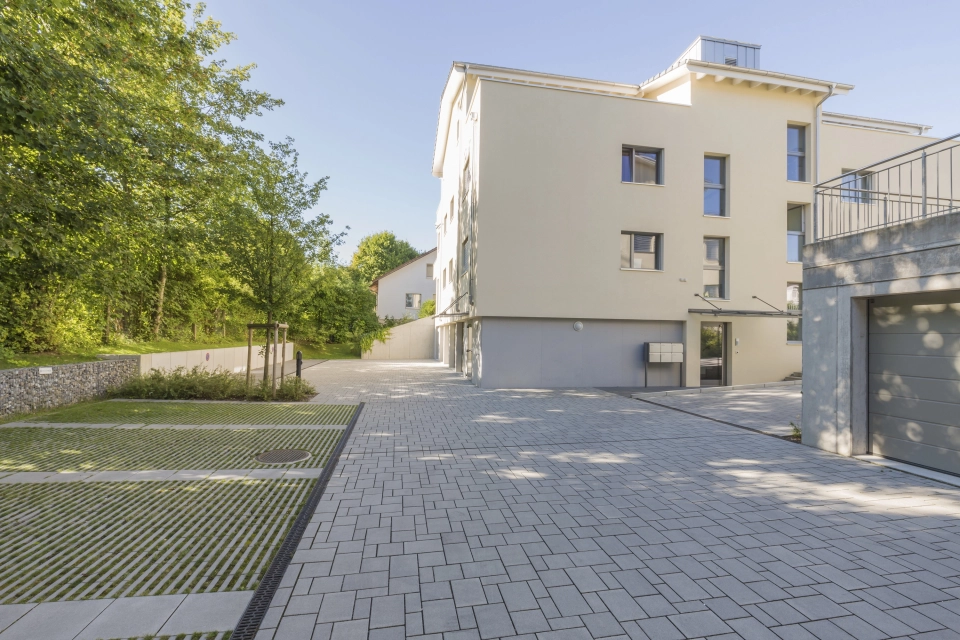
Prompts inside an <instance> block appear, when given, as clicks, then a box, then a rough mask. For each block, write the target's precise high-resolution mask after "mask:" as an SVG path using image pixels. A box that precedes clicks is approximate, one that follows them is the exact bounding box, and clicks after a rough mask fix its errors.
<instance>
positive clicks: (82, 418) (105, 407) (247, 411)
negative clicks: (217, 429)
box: [33, 401, 357, 425]
mask: <svg viewBox="0 0 960 640" xmlns="http://www.w3.org/2000/svg"><path fill="white" fill-rule="evenodd" d="M356 408H357V406H356V405H352V404H312V403H306V402H303V403H289V404H274V403H264V402H137V401H123V402H119V401H106V402H94V403H89V404H80V405H77V406H74V407H67V408H66V409H63V410H61V411H56V412H54V413H47V414H44V415H42V416H38V417H36V418H33V420H34V421H37V422H79V423H88V424H198V425H206V424H244V425H248V424H249V425H258V424H283V425H345V424H347V423H348V422H349V421H350V417H351V416H352V415H353V412H354V411H355V410H356Z"/></svg>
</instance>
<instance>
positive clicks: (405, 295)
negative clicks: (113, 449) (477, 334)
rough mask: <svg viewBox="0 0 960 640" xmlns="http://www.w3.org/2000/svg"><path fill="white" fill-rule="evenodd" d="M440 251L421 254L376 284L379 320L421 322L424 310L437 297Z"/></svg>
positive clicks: (389, 272) (381, 278) (388, 273)
mask: <svg viewBox="0 0 960 640" xmlns="http://www.w3.org/2000/svg"><path fill="white" fill-rule="evenodd" d="M436 256H437V250H436V249H430V250H429V251H427V252H425V253H422V254H420V255H419V256H417V257H416V258H414V259H413V260H410V261H409V262H406V263H404V264H402V265H400V266H399V267H397V268H396V269H394V270H392V271H388V272H387V273H385V274H383V275H382V276H380V277H379V278H378V279H376V280H374V281H373V284H372V285H371V289H373V291H375V292H376V294H377V316H378V317H379V318H381V319H384V318H388V317H389V318H397V319H399V318H402V317H404V316H407V317H408V318H418V317H419V316H420V308H421V307H422V306H423V303H425V302H426V301H428V300H434V299H435V297H436V286H435V283H434V277H435V265H434V261H435V260H436Z"/></svg>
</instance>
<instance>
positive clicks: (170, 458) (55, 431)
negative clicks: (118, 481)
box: [0, 427, 343, 472]
mask: <svg viewBox="0 0 960 640" xmlns="http://www.w3.org/2000/svg"><path fill="white" fill-rule="evenodd" d="M342 434H343V430H342V429H256V428H250V429H115V428H102V427H86V428H84V427H7V428H4V429H0V472H2V471H5V472H18V471H60V472H63V471H126V470H137V471H151V470H154V469H212V470H215V469H258V468H272V469H280V468H282V469H290V468H311V469H316V468H320V467H322V466H323V465H324V463H325V462H326V461H327V458H328V457H329V456H330V451H331V450H332V449H333V448H334V447H335V446H336V444H337V440H338V439H339V438H340V436H341V435H342ZM270 449H304V450H306V451H309V452H310V454H311V457H310V458H309V459H307V460H304V461H302V462H297V463H294V464H285V465H282V466H277V465H266V464H261V463H259V462H257V461H256V460H255V459H254V456H256V455H258V454H260V453H263V452H264V451H268V450H270Z"/></svg>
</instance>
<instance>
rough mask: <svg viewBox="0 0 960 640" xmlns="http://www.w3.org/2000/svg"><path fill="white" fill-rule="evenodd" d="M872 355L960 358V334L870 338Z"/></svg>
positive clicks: (924, 334) (929, 333)
mask: <svg viewBox="0 0 960 640" xmlns="http://www.w3.org/2000/svg"><path fill="white" fill-rule="evenodd" d="M870 353H875V354H889V355H905V356H960V334H957V333H939V332H935V331H927V332H925V333H889V334H885V335H878V334H873V335H871V336H870Z"/></svg>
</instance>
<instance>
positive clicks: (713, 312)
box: [687, 309, 803, 318]
mask: <svg viewBox="0 0 960 640" xmlns="http://www.w3.org/2000/svg"><path fill="white" fill-rule="evenodd" d="M687 313H692V314H696V315H701V316H739V317H742V318H801V317H802V316H803V314H801V313H799V312H796V313H794V312H791V311H754V310H752V309H687Z"/></svg>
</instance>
